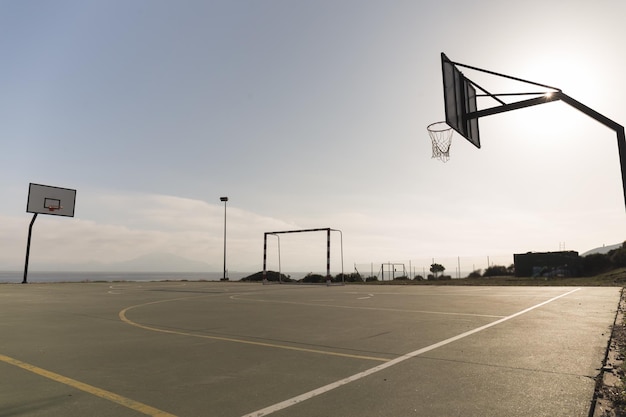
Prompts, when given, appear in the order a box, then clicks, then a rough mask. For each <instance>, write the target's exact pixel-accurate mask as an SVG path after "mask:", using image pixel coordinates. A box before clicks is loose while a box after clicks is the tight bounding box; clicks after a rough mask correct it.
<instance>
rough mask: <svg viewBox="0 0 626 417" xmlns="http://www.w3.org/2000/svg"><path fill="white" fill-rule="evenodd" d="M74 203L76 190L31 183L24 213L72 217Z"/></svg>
mask: <svg viewBox="0 0 626 417" xmlns="http://www.w3.org/2000/svg"><path fill="white" fill-rule="evenodd" d="M75 202H76V190H71V189H69V188H60V187H51V186H49V185H41V184H33V183H31V184H30V186H29V187H28V203H27V204H26V212H28V213H38V214H53V215H55V216H67V217H74V203H75Z"/></svg>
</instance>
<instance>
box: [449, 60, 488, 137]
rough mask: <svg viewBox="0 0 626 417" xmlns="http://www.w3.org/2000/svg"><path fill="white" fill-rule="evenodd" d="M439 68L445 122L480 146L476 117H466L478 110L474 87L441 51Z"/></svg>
mask: <svg viewBox="0 0 626 417" xmlns="http://www.w3.org/2000/svg"><path fill="white" fill-rule="evenodd" d="M441 70H442V72H443V99H444V105H445V112H446V123H447V124H448V126H450V127H451V128H453V129H454V130H456V131H457V132H458V133H459V134H460V135H461V136H463V137H464V138H465V139H467V140H468V141H469V142H470V143H471V144H473V145H474V146H476V147H477V148H480V135H479V132H478V118H472V119H469V118H468V117H467V115H468V114H469V113H473V112H475V111H477V110H478V109H477V106H476V88H474V86H473V85H472V83H471V81H470V80H468V79H467V78H465V76H464V75H463V73H461V71H459V69H458V68H457V67H456V65H454V62H452V61H450V60H449V59H448V57H447V56H446V55H445V54H444V53H443V52H442V53H441Z"/></svg>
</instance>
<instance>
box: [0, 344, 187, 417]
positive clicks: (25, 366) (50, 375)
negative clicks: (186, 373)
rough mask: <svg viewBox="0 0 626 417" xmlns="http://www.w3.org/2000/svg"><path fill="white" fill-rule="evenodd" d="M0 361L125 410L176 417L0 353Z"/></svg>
mask: <svg viewBox="0 0 626 417" xmlns="http://www.w3.org/2000/svg"><path fill="white" fill-rule="evenodd" d="M0 361H2V362H5V363H8V364H9V365H14V366H17V367H19V368H22V369H25V370H27V371H29V372H32V373H34V374H37V375H40V376H43V377H45V378H48V379H51V380H53V381H55V382H60V383H61V384H65V385H68V386H70V387H72V388H76V389H78V390H81V391H84V392H86V393H89V394H92V395H95V396H96V397H100V398H103V399H105V400H108V401H111V402H114V403H117V404H119V405H122V406H124V407H126V408H130V409H132V410H135V411H138V412H140V413H143V414H146V415H149V416H153V417H176V416H175V415H174V414H170V413H167V412H165V411H161V410H159V409H156V408H154V407H151V406H149V405H146V404H143V403H140V402H138V401H135V400H131V399H130V398H126V397H122V396H121V395H118V394H115V393H113V392H111V391H107V390H104V389H101V388H97V387H94V386H93V385H89V384H85V383H84V382H80V381H77V380H75V379H72V378H68V377H66V376H63V375H59V374H57V373H55V372H51V371H48V370H46V369H43V368H39V367H38V366H35V365H31V364H29V363H26V362H22V361H20V360H18V359H14V358H11V357H9V356H5V355H3V354H1V353H0Z"/></svg>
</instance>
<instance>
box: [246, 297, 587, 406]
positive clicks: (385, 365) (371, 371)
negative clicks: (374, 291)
mask: <svg viewBox="0 0 626 417" xmlns="http://www.w3.org/2000/svg"><path fill="white" fill-rule="evenodd" d="M580 289H581V288H576V289H573V290H571V291H568V292H566V293H564V294H561V295H558V296H556V297H553V298H550V299H549V300H547V301H544V302H542V303H539V304H536V305H534V306H532V307H528V308H526V309H524V310H522V311H518V312H517V313H514V314H511V315H510V316H506V317H503V318H501V319H500V320H496V321H494V322H491V323H489V324H485V325H484V326H480V327H477V328H475V329H472V330H469V331H467V332H464V333H461V334H458V335H456V336H453V337H450V338H448V339H446V340H442V341H441V342H437V343H434V344H432V345H430V346H426V347H424V348H421V349H418V350H416V351H413V352H410V353H407V354H405V355H402V356H399V357H397V358H395V359H392V360H390V361H388V362H386V363H383V364H380V365H378V366H375V367H373V368H370V369H367V370H365V371H363V372H359V373H357V374H354V375H351V376H349V377H347V378H344V379H340V380H338V381H335V382H332V383H330V384H328V385H324V386H323V387H319V388H317V389H314V390H312V391H309V392H305V393H304V394H300V395H298V396H295V397H293V398H290V399H288V400H285V401H282V402H279V403H276V404H274V405H270V406H269V407H265V408H263V409H261V410H257V411H254V412H252V413H249V414H246V415H244V416H242V417H261V416H266V415H268V414H272V413H274V412H276V411H279V410H283V409H285V408H288V407H291V406H292V405H296V404H299V403H301V402H303V401H306V400H309V399H311V398H314V397H317V396H318V395H321V394H324V393H326V392H328V391H332V390H334V389H335V388H339V387H341V386H343V385H346V384H349V383H350V382H354V381H357V380H359V379H362V378H365V377H366V376H369V375H372V374H374V373H376V372H379V371H382V370H384V369H387V368H390V367H392V366H394V365H397V364H399V363H401V362H404V361H406V360H407V359H411V358H414V357H416V356H419V355H421V354H423V353H426V352H430V351H431V350H434V349H437V348H440V347H442V346H445V345H448V344H450V343H452V342H456V341H457V340H460V339H464V338H466V337H468V336H471V335H473V334H476V333H478V332H482V331H483V330H486V329H488V328H490V327H493V326H497V325H498V324H500V323H504V322H505V321H508V320H511V319H513V318H515V317H518V316H521V315H522V314H525V313H528V312H529V311H532V310H535V309H537V308H539V307H543V306H544V305H546V304H549V303H551V302H553V301H556V300H558V299H559V298H562V297H566V296H568V295H570V294H573V293H575V292H576V291H579V290H580Z"/></svg>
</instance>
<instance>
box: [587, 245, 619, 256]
mask: <svg viewBox="0 0 626 417" xmlns="http://www.w3.org/2000/svg"><path fill="white" fill-rule="evenodd" d="M621 247H622V243H616V244H615V245H609V246H606V245H605V246H600V247H599V248H595V249H591V250H588V251H587V252H585V253H582V254H581V255H580V256H587V255H594V254H596V253H599V254H602V255H606V254H607V253H609V252H610V251H612V250H613V249H619V248H621Z"/></svg>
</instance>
